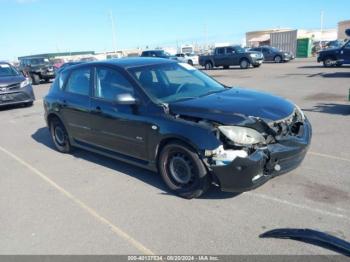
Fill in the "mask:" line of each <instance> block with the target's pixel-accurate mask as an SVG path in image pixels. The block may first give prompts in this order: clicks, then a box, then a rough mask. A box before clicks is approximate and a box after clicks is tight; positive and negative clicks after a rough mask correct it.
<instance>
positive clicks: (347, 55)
mask: <svg viewBox="0 0 350 262" xmlns="http://www.w3.org/2000/svg"><path fill="white" fill-rule="evenodd" d="M340 59H341V60H343V63H344V64H350V41H349V42H348V43H347V44H345V46H344V47H343V48H342V49H341V50H340Z"/></svg>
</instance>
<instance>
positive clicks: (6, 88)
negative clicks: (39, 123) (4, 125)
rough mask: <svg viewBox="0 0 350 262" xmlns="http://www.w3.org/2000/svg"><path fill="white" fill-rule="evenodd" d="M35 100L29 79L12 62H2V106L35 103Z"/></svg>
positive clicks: (0, 86)
mask: <svg viewBox="0 0 350 262" xmlns="http://www.w3.org/2000/svg"><path fill="white" fill-rule="evenodd" d="M34 100H35V97H34V92H33V88H32V85H31V83H30V81H29V79H27V78H25V77H24V76H23V75H22V74H21V73H19V72H18V71H17V70H16V69H15V68H14V67H13V66H12V65H11V64H9V63H6V62H0V107H1V106H9V105H17V104H24V105H27V106H31V105H33V102H34Z"/></svg>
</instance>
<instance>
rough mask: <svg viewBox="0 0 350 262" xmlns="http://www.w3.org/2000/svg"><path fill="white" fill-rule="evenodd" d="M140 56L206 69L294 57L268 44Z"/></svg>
mask: <svg viewBox="0 0 350 262" xmlns="http://www.w3.org/2000/svg"><path fill="white" fill-rule="evenodd" d="M141 57H158V58H167V59H173V60H177V61H180V62H185V63H188V64H190V65H201V66H203V67H204V68H205V69H206V70H211V69H213V68H215V67H223V68H224V69H227V68H229V67H230V66H240V68H242V69H247V68H249V67H250V66H252V67H260V66H261V64H262V63H263V61H272V62H275V63H282V62H288V61H291V60H293V59H294V58H295V56H294V55H293V54H292V53H290V52H284V51H281V50H278V49H277V48H274V47H270V46H260V47H256V48H242V47H240V46H224V47H217V48H215V49H214V50H213V52H212V54H208V55H195V54H183V53H179V54H176V55H175V56H172V55H170V54H168V53H167V52H165V51H164V50H147V51H143V52H142V54H141Z"/></svg>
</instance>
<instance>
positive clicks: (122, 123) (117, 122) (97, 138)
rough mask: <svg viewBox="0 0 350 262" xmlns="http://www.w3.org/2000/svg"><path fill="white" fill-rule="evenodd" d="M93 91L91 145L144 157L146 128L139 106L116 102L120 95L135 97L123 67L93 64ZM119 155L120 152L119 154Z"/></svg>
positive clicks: (126, 154)
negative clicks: (119, 68) (94, 65)
mask: <svg viewBox="0 0 350 262" xmlns="http://www.w3.org/2000/svg"><path fill="white" fill-rule="evenodd" d="M94 71H95V73H94V76H95V81H94V92H93V97H92V100H91V108H90V110H91V114H92V118H91V125H92V129H93V134H94V135H93V141H92V142H93V144H94V145H96V146H98V147H100V148H101V149H105V150H108V151H109V152H112V154H113V153H119V154H121V155H123V156H124V157H125V156H129V157H134V158H138V159H144V160H146V159H147V151H146V149H147V139H148V137H147V130H151V127H150V125H147V124H146V123H145V122H144V118H143V116H142V115H141V114H140V113H139V112H140V111H139V105H120V104H117V103H116V102H115V101H116V97H117V96H118V95H122V94H131V95H133V96H137V94H136V93H135V91H134V87H133V86H132V84H131V83H130V81H129V79H128V76H127V75H125V74H124V73H123V71H122V70H117V69H115V68H110V67H105V66H97V67H95V70H94ZM119 156H120V155H119Z"/></svg>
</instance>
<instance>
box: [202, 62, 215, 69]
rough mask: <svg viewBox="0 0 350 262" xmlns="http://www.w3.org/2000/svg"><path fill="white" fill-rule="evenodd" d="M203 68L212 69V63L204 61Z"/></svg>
mask: <svg viewBox="0 0 350 262" xmlns="http://www.w3.org/2000/svg"><path fill="white" fill-rule="evenodd" d="M204 67H205V70H212V69H213V64H212V62H210V61H207V62H205V65H204Z"/></svg>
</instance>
